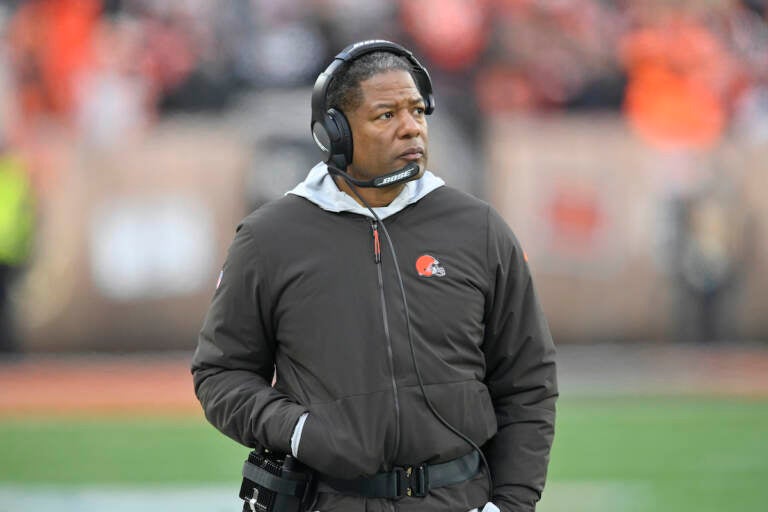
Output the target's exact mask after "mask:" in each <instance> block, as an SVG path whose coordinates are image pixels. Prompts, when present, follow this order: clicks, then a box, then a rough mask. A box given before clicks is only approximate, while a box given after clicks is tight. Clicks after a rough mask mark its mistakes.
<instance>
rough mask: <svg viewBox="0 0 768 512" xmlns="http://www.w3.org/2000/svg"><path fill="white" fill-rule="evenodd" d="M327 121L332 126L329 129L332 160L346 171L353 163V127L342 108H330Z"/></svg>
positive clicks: (326, 117) (327, 124)
mask: <svg viewBox="0 0 768 512" xmlns="http://www.w3.org/2000/svg"><path fill="white" fill-rule="evenodd" d="M325 121H326V123H325V124H326V126H328V127H329V128H330V127H332V128H331V129H330V130H329V134H330V135H331V156H330V162H331V163H332V164H334V165H335V166H336V167H338V168H339V169H341V170H342V171H345V170H346V169H347V166H348V165H349V164H351V163H352V155H353V146H352V129H351V127H350V126H349V121H347V116H345V115H344V113H343V112H342V111H341V110H337V109H335V108H330V109H328V112H327V113H326V116H325ZM331 132H333V133H331Z"/></svg>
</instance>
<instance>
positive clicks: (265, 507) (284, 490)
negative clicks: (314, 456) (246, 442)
mask: <svg viewBox="0 0 768 512" xmlns="http://www.w3.org/2000/svg"><path fill="white" fill-rule="evenodd" d="M314 473H315V472H314V471H313V470H312V469H310V468H308V467H307V466H305V465H304V464H302V463H301V462H299V461H298V460H296V459H295V458H294V457H291V456H290V455H278V454H274V453H270V452H268V451H257V450H254V451H252V452H251V453H250V454H248V460H246V461H245V464H244V465H243V483H242V485H241V486H240V498H241V499H242V500H244V501H245V503H243V512H268V511H269V512H271V511H274V512H302V511H304V510H307V509H308V507H309V506H310V505H311V504H312V502H313V501H314V498H315V478H314Z"/></svg>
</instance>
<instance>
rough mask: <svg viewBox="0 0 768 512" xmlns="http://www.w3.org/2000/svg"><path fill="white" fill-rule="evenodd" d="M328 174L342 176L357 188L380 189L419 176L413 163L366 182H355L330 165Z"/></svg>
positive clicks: (417, 169)
mask: <svg viewBox="0 0 768 512" xmlns="http://www.w3.org/2000/svg"><path fill="white" fill-rule="evenodd" d="M328 172H329V173H331V174H336V175H339V176H342V175H343V178H344V179H345V180H347V181H349V182H350V183H352V184H354V185H355V186H358V187H363V188H381V187H388V186H390V185H395V184H397V183H403V182H406V181H410V180H412V179H413V178H415V177H417V176H418V175H419V165H418V164H416V163H415V162H411V163H409V164H408V165H406V166H405V167H402V168H400V169H398V170H396V171H393V172H390V173H389V174H384V175H382V176H377V177H376V178H374V179H372V180H368V181H361V180H356V179H355V178H352V177H351V176H350V175H349V174H347V173H346V172H344V171H342V170H341V169H337V168H336V167H334V166H332V165H330V164H329V165H328Z"/></svg>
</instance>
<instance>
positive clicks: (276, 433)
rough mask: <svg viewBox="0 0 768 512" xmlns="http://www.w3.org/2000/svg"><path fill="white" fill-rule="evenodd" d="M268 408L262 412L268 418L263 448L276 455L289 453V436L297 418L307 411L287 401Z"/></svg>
mask: <svg viewBox="0 0 768 512" xmlns="http://www.w3.org/2000/svg"><path fill="white" fill-rule="evenodd" d="M270 408H271V410H264V411H262V414H263V415H264V416H265V417H267V418H269V419H268V420H267V422H266V424H265V427H266V429H265V434H266V439H265V441H266V443H265V447H266V448H269V449H270V450H271V451H274V452H277V453H291V436H292V435H293V431H294V428H295V427H296V423H297V422H298V421H299V417H300V416H301V415H302V414H304V413H305V412H307V409H306V407H304V406H303V405H299V404H297V403H295V402H291V401H289V400H280V401H277V402H275V403H274V404H272V407H270Z"/></svg>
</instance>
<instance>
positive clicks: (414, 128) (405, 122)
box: [398, 111, 423, 139]
mask: <svg viewBox="0 0 768 512" xmlns="http://www.w3.org/2000/svg"><path fill="white" fill-rule="evenodd" d="M422 129H423V126H422V121H421V120H420V119H418V118H417V117H416V116H414V114H413V113H412V112H410V111H404V112H403V113H402V114H401V115H400V124H399V125H398V136H399V137H400V138H402V139H412V138H414V137H418V136H419V135H421V131H422Z"/></svg>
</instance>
